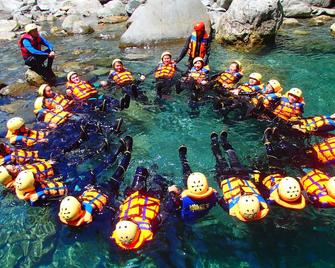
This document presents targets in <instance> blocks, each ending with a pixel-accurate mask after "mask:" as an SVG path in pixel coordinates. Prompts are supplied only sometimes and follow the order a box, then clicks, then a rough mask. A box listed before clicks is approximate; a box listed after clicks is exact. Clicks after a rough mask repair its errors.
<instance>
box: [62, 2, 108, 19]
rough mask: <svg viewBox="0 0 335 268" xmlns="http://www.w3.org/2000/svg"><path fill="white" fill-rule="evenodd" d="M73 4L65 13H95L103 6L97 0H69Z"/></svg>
mask: <svg viewBox="0 0 335 268" xmlns="http://www.w3.org/2000/svg"><path fill="white" fill-rule="evenodd" d="M69 2H71V3H72V4H73V6H72V7H71V8H70V9H69V10H68V11H67V14H78V13H79V14H83V15H85V16H86V15H87V14H88V12H89V14H96V13H97V12H98V11H99V10H100V9H101V8H102V7H103V6H102V5H101V4H100V2H99V1H98V0H71V1H69Z"/></svg>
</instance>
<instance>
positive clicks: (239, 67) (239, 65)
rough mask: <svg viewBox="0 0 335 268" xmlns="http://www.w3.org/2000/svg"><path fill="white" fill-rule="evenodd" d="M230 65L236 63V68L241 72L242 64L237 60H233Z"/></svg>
mask: <svg viewBox="0 0 335 268" xmlns="http://www.w3.org/2000/svg"><path fill="white" fill-rule="evenodd" d="M231 63H236V64H237V68H238V69H239V70H241V68H242V63H241V62H240V61H238V60H233V61H232V62H231Z"/></svg>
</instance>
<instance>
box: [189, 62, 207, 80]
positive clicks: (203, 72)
mask: <svg viewBox="0 0 335 268" xmlns="http://www.w3.org/2000/svg"><path fill="white" fill-rule="evenodd" d="M208 73H209V67H208V65H206V66H204V67H202V68H201V69H200V70H197V69H195V67H192V69H191V70H190V73H189V76H190V77H192V78H193V79H194V80H198V79H201V80H206V79H207V74H208Z"/></svg>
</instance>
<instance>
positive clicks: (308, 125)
mask: <svg viewBox="0 0 335 268" xmlns="http://www.w3.org/2000/svg"><path fill="white" fill-rule="evenodd" d="M330 120H331V121H332V123H333V120H332V119H330V118H327V116H324V115H323V116H314V117H310V118H301V119H299V121H297V122H295V123H296V124H297V125H299V128H300V129H304V130H306V132H316V131H318V130H320V129H322V128H324V127H326V126H330V125H332V124H331V123H330Z"/></svg>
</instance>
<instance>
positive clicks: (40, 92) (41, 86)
mask: <svg viewBox="0 0 335 268" xmlns="http://www.w3.org/2000/svg"><path fill="white" fill-rule="evenodd" d="M68 80H69V79H68ZM47 86H49V85H48V84H42V85H40V87H39V88H38V91H37V92H38V95H40V96H44V90H45V88H46V87H47Z"/></svg>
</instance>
